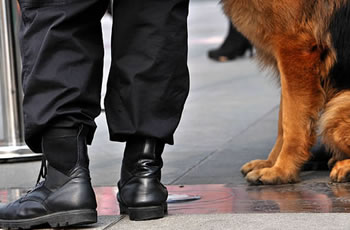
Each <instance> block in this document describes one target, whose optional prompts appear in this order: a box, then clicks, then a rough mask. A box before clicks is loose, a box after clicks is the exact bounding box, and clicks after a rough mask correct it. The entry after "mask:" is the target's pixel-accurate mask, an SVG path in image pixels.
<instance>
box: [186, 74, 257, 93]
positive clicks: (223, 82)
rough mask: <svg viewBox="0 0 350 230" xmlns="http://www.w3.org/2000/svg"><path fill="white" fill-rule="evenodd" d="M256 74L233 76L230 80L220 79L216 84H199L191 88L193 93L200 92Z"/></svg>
mask: <svg viewBox="0 0 350 230" xmlns="http://www.w3.org/2000/svg"><path fill="white" fill-rule="evenodd" d="M253 77H254V76H251V75H242V76H240V77H236V78H231V79H230V80H223V81H219V82H216V83H214V84H206V85H203V86H199V87H197V88H193V89H192V88H191V93H192V94H193V93H199V92H201V91H203V90H207V89H210V88H216V87H220V86H222V85H225V86H226V85H227V84H231V83H232V82H235V81H239V80H242V79H247V78H253Z"/></svg>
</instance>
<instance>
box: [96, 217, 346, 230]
mask: <svg viewBox="0 0 350 230" xmlns="http://www.w3.org/2000/svg"><path fill="white" fill-rule="evenodd" d="M101 222H104V223H105V226H103V227H102V226H101V227H100V228H101V229H115V230H129V229H135V230H136V229H137V230H150V229H152V230H165V229H166V230H184V229H186V230H348V229H350V222H349V214H307V213H303V214H295V213H292V214H221V215H217V214H212V215H186V216H175V215H174V216H168V217H167V218H165V219H162V220H152V221H147V222H130V221H129V220H128V219H127V218H126V217H124V218H120V217H104V218H103V220H101ZM108 223H112V224H109V225H108ZM101 224H102V223H101Z"/></svg>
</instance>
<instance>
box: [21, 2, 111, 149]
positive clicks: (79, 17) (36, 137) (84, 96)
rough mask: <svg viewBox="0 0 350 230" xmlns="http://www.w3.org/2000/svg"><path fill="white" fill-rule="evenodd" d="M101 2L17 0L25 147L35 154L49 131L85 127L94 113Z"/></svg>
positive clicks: (99, 64) (97, 105) (100, 60)
mask: <svg viewBox="0 0 350 230" xmlns="http://www.w3.org/2000/svg"><path fill="white" fill-rule="evenodd" d="M107 3H108V1H107V0H100V1H99V0H86V1H79V0H47V1H46V0H45V1H44V0H43V1H41V0H39V1H38V0H22V1H20V4H21V11H22V18H23V24H22V28H21V31H20V38H21V49H22V59H23V73H22V78H23V90H24V101H23V110H24V121H25V138H26V143H27V144H28V145H29V147H31V149H32V150H33V151H35V152H41V136H42V133H43V132H44V131H45V130H47V129H48V128H50V127H59V128H64V127H68V128H71V127H78V126H79V125H80V124H85V125H86V126H87V127H89V133H88V142H91V140H92V136H93V133H94V130H95V123H94V118H95V117H96V116H98V115H99V113H100V93H101V84H102V70H103V54H104V53H103V52H104V51H103V42H102V30H101V25H100V19H101V17H102V16H103V15H104V13H105V11H106V8H107Z"/></svg>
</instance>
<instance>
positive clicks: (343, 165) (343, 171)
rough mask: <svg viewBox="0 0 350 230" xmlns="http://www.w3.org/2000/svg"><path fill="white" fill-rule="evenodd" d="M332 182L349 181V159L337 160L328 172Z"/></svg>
mask: <svg viewBox="0 0 350 230" xmlns="http://www.w3.org/2000/svg"><path fill="white" fill-rule="evenodd" d="M330 177H331V180H332V181H333V182H338V183H343V182H349V181H350V160H343V161H338V162H337V163H336V164H335V165H334V167H333V169H332V171H331V174H330Z"/></svg>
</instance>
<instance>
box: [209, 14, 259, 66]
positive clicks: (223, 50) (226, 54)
mask: <svg viewBox="0 0 350 230" xmlns="http://www.w3.org/2000/svg"><path fill="white" fill-rule="evenodd" d="M247 50H249V51H250V55H251V56H252V53H253V47H252V45H251V44H250V42H249V41H248V39H246V38H245V37H244V36H243V35H242V34H241V33H240V32H239V31H237V29H236V28H235V27H234V26H233V24H232V22H231V21H230V20H229V31H228V34H227V36H226V38H225V40H224V42H223V43H222V44H221V45H220V47H219V48H217V49H213V50H209V52H208V57H209V58H211V59H213V60H215V61H220V62H226V61H229V60H234V59H236V58H238V57H241V56H243V55H244V54H245V53H246V52H247Z"/></svg>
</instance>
